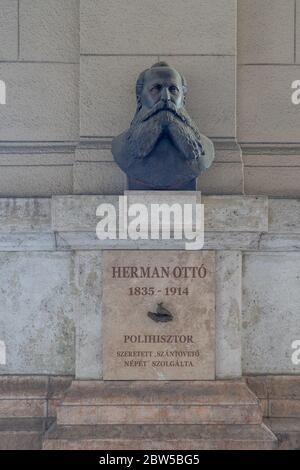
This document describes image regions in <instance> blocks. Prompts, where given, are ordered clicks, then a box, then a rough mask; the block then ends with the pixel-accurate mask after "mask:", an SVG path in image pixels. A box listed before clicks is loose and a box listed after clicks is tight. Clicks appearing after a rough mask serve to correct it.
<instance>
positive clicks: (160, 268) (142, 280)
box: [103, 251, 215, 380]
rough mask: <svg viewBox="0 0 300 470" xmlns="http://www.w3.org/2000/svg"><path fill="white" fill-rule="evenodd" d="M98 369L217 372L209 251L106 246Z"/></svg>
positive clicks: (124, 376)
mask: <svg viewBox="0 0 300 470" xmlns="http://www.w3.org/2000/svg"><path fill="white" fill-rule="evenodd" d="M149 312H150V313H149ZM103 368H104V371H103V378H104V380H210V379H214V378H215V254H214V252H213V251H201V252H186V251H176V252H175V251H169V252H164V253H163V252H159V251H129V252H128V251H106V252H104V259H103Z"/></svg>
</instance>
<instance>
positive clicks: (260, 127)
mask: <svg viewBox="0 0 300 470" xmlns="http://www.w3.org/2000/svg"><path fill="white" fill-rule="evenodd" d="M299 73H300V67H298V66H292V65H291V66H286V67H277V66H274V65H268V66H263V67H262V66H255V65H253V66H251V65H250V66H246V65H243V66H240V67H239V70H238V100H237V115H238V140H239V142H290V143H293V142H299V125H298V123H299V121H300V106H295V105H294V104H293V103H292V100H291V94H292V93H291V92H292V89H291V84H292V83H293V81H294V80H295V77H297V75H299ZM274 96H276V99H274ZM280 170H282V169H280Z"/></svg>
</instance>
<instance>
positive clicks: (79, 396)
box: [57, 380, 262, 425]
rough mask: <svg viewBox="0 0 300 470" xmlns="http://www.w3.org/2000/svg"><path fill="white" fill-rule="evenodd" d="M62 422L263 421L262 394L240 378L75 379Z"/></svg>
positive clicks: (61, 413) (60, 413) (61, 411)
mask: <svg viewBox="0 0 300 470" xmlns="http://www.w3.org/2000/svg"><path fill="white" fill-rule="evenodd" d="M57 416H58V424H59V425H80V424H84V425H91V424H121V423H122V424H147V423H148V424H149V423H152V424H159V423H165V424H167V423H169V424H175V423H176V424H183V423H186V424H188V423H190V424H200V423H206V424H212V423H216V424H217V423H219V424H221V423H222V424H223V423H227V424H241V423H244V424H250V423H251V424H259V423H261V419H262V415H261V410H260V408H259V405H258V400H257V399H256V397H255V396H254V395H253V393H252V392H251V391H250V390H249V389H248V388H247V386H246V385H245V383H243V382H239V381H225V382H224V381H223V382H222V381H216V382H214V381H202V382H199V381H179V382H178V381H172V382H165V381H163V382H162V381H161V382H159V381H154V382H153V381H150V382H149V381H126V380H125V381H104V382H99V381H84V382H82V381H75V382H73V384H72V386H71V388H70V389H69V391H68V392H67V395H66V397H65V398H64V400H63V402H62V404H61V405H60V407H59V408H58V415H57Z"/></svg>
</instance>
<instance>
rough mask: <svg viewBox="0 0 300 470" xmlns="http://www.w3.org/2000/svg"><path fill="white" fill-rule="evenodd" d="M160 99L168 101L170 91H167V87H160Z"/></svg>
mask: <svg viewBox="0 0 300 470" xmlns="http://www.w3.org/2000/svg"><path fill="white" fill-rule="evenodd" d="M161 99H162V100H163V101H165V102H167V101H170V99H171V95H170V92H169V89H168V87H164V88H163V89H162V92H161Z"/></svg>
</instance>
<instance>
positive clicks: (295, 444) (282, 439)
mask: <svg viewBox="0 0 300 470" xmlns="http://www.w3.org/2000/svg"><path fill="white" fill-rule="evenodd" d="M264 422H265V423H266V425H267V426H268V428H269V429H271V430H272V432H273V433H274V434H275V435H276V437H277V439H278V446H279V449H282V450H295V449H297V450H300V418H264Z"/></svg>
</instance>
